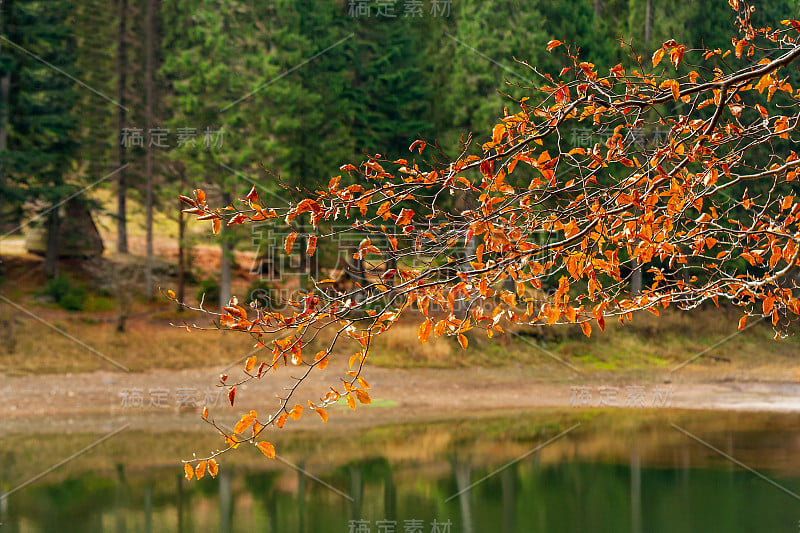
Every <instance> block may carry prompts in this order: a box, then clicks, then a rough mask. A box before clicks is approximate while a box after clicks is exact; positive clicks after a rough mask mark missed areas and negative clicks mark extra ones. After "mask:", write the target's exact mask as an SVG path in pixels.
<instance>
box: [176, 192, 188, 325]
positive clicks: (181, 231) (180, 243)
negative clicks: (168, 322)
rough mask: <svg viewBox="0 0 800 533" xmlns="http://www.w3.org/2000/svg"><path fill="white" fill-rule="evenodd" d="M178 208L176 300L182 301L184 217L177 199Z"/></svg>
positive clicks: (183, 284) (184, 276)
mask: <svg viewBox="0 0 800 533" xmlns="http://www.w3.org/2000/svg"><path fill="white" fill-rule="evenodd" d="M178 203H179V204H180V210H179V211H178V295H177V296H178V301H179V302H183V301H184V299H185V295H186V271H185V266H184V265H185V264H186V260H185V259H184V257H185V255H186V219H185V218H184V214H183V208H184V203H183V202H182V201H181V200H178ZM178 312H179V313H181V312H183V306H182V305H178Z"/></svg>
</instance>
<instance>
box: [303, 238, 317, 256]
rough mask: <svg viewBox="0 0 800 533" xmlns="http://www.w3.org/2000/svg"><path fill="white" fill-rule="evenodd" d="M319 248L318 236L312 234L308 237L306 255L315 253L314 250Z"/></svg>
mask: <svg viewBox="0 0 800 533" xmlns="http://www.w3.org/2000/svg"><path fill="white" fill-rule="evenodd" d="M316 249H317V236H316V235H312V236H310V237H309V238H308V244H307V245H306V255H309V256H311V255H314V251H315V250H316Z"/></svg>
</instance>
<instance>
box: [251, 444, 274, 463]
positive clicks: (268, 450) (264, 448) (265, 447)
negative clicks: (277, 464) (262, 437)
mask: <svg viewBox="0 0 800 533" xmlns="http://www.w3.org/2000/svg"><path fill="white" fill-rule="evenodd" d="M256 447H257V448H258V449H259V450H261V453H263V454H264V455H266V456H267V457H268V458H270V459H275V446H273V445H272V444H270V443H269V442H267V441H261V442H259V443H258V444H256Z"/></svg>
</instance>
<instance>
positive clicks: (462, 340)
mask: <svg viewBox="0 0 800 533" xmlns="http://www.w3.org/2000/svg"><path fill="white" fill-rule="evenodd" d="M458 344H460V345H461V348H463V349H464V350H466V349H467V345H469V340H468V339H467V336H466V335H464V334H463V333H459V334H458Z"/></svg>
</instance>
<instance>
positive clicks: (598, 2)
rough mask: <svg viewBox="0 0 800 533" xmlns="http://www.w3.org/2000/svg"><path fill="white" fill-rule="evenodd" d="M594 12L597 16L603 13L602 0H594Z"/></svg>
mask: <svg viewBox="0 0 800 533" xmlns="http://www.w3.org/2000/svg"><path fill="white" fill-rule="evenodd" d="M648 1H649V0H648ZM594 14H595V16H596V17H598V18H599V17H600V16H601V15H602V14H603V0H594Z"/></svg>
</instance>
